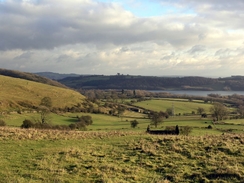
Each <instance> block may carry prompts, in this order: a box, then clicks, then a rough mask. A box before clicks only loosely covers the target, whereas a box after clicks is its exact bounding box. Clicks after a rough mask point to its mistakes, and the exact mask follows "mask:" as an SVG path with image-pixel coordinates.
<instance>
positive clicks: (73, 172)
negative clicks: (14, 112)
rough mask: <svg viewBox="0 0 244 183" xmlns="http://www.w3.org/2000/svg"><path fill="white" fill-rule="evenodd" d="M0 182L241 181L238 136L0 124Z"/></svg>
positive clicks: (243, 153) (242, 149)
mask: <svg viewBox="0 0 244 183" xmlns="http://www.w3.org/2000/svg"><path fill="white" fill-rule="evenodd" d="M0 134H1V136H0V146H1V148H0V157H2V158H1V159H0V178H1V181H2V182H60V183H62V182H67V183H68V182H155V183H169V182H216V183H217V182H223V183H228V182H244V166H243V157H244V146H243V143H244V142H243V138H244V136H243V135H221V136H200V137H186V136H153V135H147V134H145V133H135V132H116V131H110V132H71V131H70V132H67V131H48V130H43V131H42V130H21V129H14V128H0Z"/></svg>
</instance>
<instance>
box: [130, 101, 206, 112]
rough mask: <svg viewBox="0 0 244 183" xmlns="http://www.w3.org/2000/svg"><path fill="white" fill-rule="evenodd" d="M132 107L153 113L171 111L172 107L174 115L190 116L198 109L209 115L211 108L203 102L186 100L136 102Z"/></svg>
mask: <svg viewBox="0 0 244 183" xmlns="http://www.w3.org/2000/svg"><path fill="white" fill-rule="evenodd" d="M134 105H135V106H138V107H143V108H145V109H148V110H153V111H166V109H168V108H170V109H172V107H173V108H174V111H175V114H179V113H181V115H182V114H185V113H186V114H191V113H192V111H194V112H195V113H196V112H197V108H198V107H201V108H203V109H204V110H205V111H206V113H209V109H210V107H211V104H208V103H207V104H205V103H203V101H199V100H195V101H194V100H193V101H191V102H190V101H188V100H187V99H158V100H156V99H154V100H146V101H142V102H137V103H135V104H134Z"/></svg>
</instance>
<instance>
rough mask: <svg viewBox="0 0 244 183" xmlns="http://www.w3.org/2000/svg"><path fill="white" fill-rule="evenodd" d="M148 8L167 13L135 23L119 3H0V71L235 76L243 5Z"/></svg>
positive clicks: (183, 2) (177, 1)
mask: <svg viewBox="0 0 244 183" xmlns="http://www.w3.org/2000/svg"><path fill="white" fill-rule="evenodd" d="M155 2H160V3H161V5H162V6H166V7H167V6H172V7H174V8H175V11H174V13H170V11H169V13H168V14H163V15H162V16H158V17H144V18H140V17H136V16H134V15H133V13H132V12H129V11H127V10H125V9H123V7H122V6H121V5H120V3H102V2H98V1H95V0H75V1H68V0H61V1H56V0H36V1H34V0H28V1H27V0H23V1H19V0H6V1H4V2H2V3H0V25H1V26H0V65H1V67H4V68H8V69H17V70H24V71H29V72H31V71H34V72H36V71H53V72H64V73H69V72H76V73H79V74H89V73H91V74H116V73H117V72H121V73H122V72H125V73H126V74H141V75H175V74H176V73H174V72H177V73H178V72H179V73H180V74H183V75H184V74H185V75H191V74H192V75H196V74H197V75H199V74H202V75H208V74H209V73H210V74H211V75H213V74H215V75H219V76H223V75H231V74H235V72H240V68H241V67H242V66H243V60H244V54H243V53H244V51H243V48H244V46H243V43H244V31H243V30H244V29H243V28H244V27H243V26H244V24H243V23H242V22H243V17H244V13H243V8H244V2H243V1H242V0H236V1H232V2H230V1H227V0H221V1H220V0H207V1H205V0H204V1H203V0H199V1H195V0H173V1H171V0H170V1H169V0H168V1H160V0H155ZM159 5H160V4H159ZM230 64H231V66H230V67H228V65H230ZM225 68H229V69H225ZM221 69H222V70H221ZM211 70H212V71H211ZM209 71H211V72H209Z"/></svg>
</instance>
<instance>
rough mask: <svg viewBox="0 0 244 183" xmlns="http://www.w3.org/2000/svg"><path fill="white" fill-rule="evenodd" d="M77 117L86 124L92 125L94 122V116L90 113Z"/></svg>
mask: <svg viewBox="0 0 244 183" xmlns="http://www.w3.org/2000/svg"><path fill="white" fill-rule="evenodd" d="M77 118H78V122H79V123H83V124H85V125H86V126H88V125H91V124H92V123H93V121H92V117H91V116H89V115H87V116H80V117H77Z"/></svg>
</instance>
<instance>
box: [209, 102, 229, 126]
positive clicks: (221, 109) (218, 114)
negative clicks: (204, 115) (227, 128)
mask: <svg viewBox="0 0 244 183" xmlns="http://www.w3.org/2000/svg"><path fill="white" fill-rule="evenodd" d="M210 112H211V113H212V114H213V116H214V117H215V118H216V120H217V121H219V120H223V119H224V117H226V116H227V115H228V109H227V108H226V107H225V106H224V105H223V104H221V103H218V102H216V103H214V104H213V106H212V107H211V108H210Z"/></svg>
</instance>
